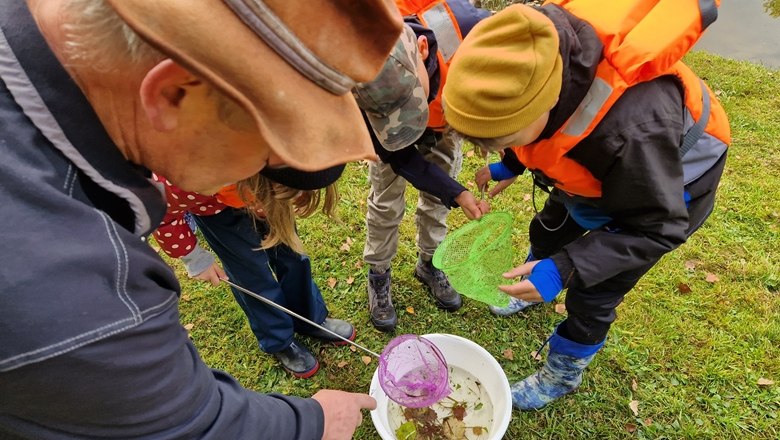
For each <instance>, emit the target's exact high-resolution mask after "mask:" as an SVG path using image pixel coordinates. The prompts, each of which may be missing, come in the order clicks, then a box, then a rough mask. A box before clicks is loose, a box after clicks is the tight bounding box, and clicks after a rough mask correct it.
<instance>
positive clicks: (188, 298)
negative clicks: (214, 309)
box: [181, 293, 190, 301]
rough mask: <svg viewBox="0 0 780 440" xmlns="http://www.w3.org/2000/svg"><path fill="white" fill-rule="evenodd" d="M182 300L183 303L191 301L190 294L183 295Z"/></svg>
mask: <svg viewBox="0 0 780 440" xmlns="http://www.w3.org/2000/svg"><path fill="white" fill-rule="evenodd" d="M181 300H182V301H189V300H190V294H189V293H182V295H181Z"/></svg>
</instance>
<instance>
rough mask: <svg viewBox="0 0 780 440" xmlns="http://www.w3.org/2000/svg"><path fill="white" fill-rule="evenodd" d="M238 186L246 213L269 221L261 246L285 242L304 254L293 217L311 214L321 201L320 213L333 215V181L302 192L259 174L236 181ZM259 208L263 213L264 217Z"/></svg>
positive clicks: (304, 216) (335, 192)
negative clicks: (319, 187) (318, 187)
mask: <svg viewBox="0 0 780 440" xmlns="http://www.w3.org/2000/svg"><path fill="white" fill-rule="evenodd" d="M237 187H238V188H237V189H238V194H241V195H242V199H243V200H244V203H245V204H246V206H247V208H248V210H249V212H250V213H252V215H253V216H255V217H256V218H257V219H259V220H262V221H265V222H267V223H268V229H269V233H268V235H266V236H265V237H264V238H263V241H262V242H261V243H260V247H261V248H262V249H268V248H272V247H274V246H277V245H279V244H284V245H287V246H289V247H290V248H291V249H292V250H294V251H295V252H298V253H303V252H304V248H303V242H301V239H300V237H299V236H298V233H297V231H296V229H295V219H296V218H298V217H300V218H306V217H309V216H311V215H312V214H314V213H315V212H316V211H317V209H318V208H319V206H320V204H322V213H324V214H325V215H327V216H328V217H331V218H333V217H335V212H336V204H337V203H338V199H339V194H338V189H337V187H336V184H335V183H334V184H331V185H328V186H327V187H326V188H324V189H321V190H312V191H302V190H297V189H294V188H290V187H289V186H286V185H282V184H281V183H277V182H274V181H272V180H270V179H269V178H267V177H265V176H263V175H261V174H255V175H254V176H252V177H250V178H248V179H245V180H242V181H241V182H238V185H237ZM323 192H324V193H325V194H324V197H323V195H322V193H323ZM258 211H262V212H264V213H265V217H263V216H262V215H260V214H259V212H258Z"/></svg>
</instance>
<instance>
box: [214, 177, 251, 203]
mask: <svg viewBox="0 0 780 440" xmlns="http://www.w3.org/2000/svg"><path fill="white" fill-rule="evenodd" d="M214 197H216V198H217V201H219V202H220V203H224V204H225V205H227V206H230V207H231V208H237V209H241V208H244V207H246V204H245V203H244V200H243V199H242V198H241V196H240V195H239V194H238V187H237V185H236V184H235V183H234V184H232V185H228V186H226V187H224V188H222V189H220V190H219V191H217V193H216V194H214Z"/></svg>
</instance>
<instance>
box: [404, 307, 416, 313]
mask: <svg viewBox="0 0 780 440" xmlns="http://www.w3.org/2000/svg"><path fill="white" fill-rule="evenodd" d="M406 313H409V314H411V315H414V307H412V306H409V307H407V308H406Z"/></svg>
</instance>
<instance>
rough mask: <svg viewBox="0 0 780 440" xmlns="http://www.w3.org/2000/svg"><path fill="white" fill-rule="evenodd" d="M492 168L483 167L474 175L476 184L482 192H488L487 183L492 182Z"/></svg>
mask: <svg viewBox="0 0 780 440" xmlns="http://www.w3.org/2000/svg"><path fill="white" fill-rule="evenodd" d="M490 179H491V177H490V168H488V167H486V166H485V167H482V168H480V169H479V170H477V172H476V173H475V174H474V182H475V183H476V184H477V188H478V189H479V190H480V191H486V190H487V183H488V182H490Z"/></svg>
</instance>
